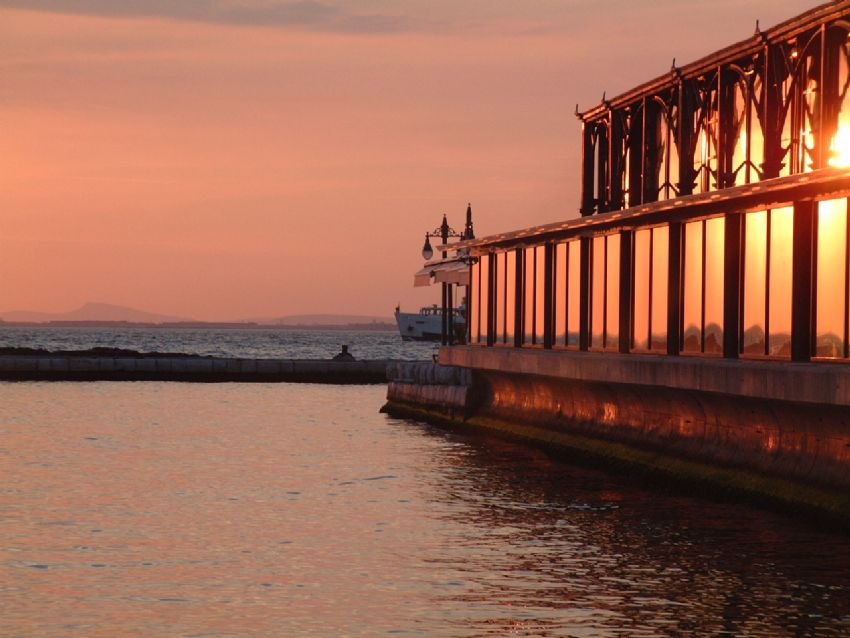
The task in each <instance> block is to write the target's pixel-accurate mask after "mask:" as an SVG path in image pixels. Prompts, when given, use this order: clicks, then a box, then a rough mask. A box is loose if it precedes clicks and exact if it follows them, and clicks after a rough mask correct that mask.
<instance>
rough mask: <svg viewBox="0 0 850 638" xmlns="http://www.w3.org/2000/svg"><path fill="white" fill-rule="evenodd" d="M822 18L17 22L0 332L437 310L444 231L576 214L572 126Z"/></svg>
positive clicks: (161, 13) (98, 16)
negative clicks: (434, 257) (623, 96)
mask: <svg viewBox="0 0 850 638" xmlns="http://www.w3.org/2000/svg"><path fill="white" fill-rule="evenodd" d="M173 5H176V8H175V6H173ZM812 6H814V4H813V3H808V2H800V1H799V0H735V1H733V0H715V1H708V0H690V1H683V0H657V1H654V2H651V3H650V2H631V1H630V0H604V1H591V0H581V1H579V0H516V1H507V0H503V1H501V2H499V1H495V0H487V1H484V0H469V1H467V2H464V1H462V0H456V1H452V2H449V1H448V0H409V1H407V2H391V1H390V0H350V1H349V2H342V1H339V0H337V1H335V2H331V1H328V2H323V3H320V2H294V3H293V2H288V1H285V0H239V1H237V0H217V1H215V2H214V1H213V0H196V1H195V2H192V3H176V2H170V1H166V0H146V1H145V2H137V1H136V0H76V1H74V0H27V1H24V0H0V256H2V258H0V311H8V310H22V309H26V310H42V311H66V310H71V309H73V308H75V307H77V306H79V305H81V304H83V303H84V302H86V301H99V302H105V303H113V304H120V305H127V306H133V307H136V308H141V309H145V310H149V311H151V312H158V313H163V314H171V315H179V316H184V317H193V318H197V319H211V320H215V319H219V320H228V319H238V318H246V317H269V316H279V315H285V314H297V313H314V312H315V313H320V312H331V313H333V312H339V313H357V314H371V315H383V316H389V315H390V314H391V312H392V308H393V307H394V306H395V304H396V303H397V302H399V301H400V302H401V304H402V307H403V308H409V309H413V308H415V307H418V306H419V305H422V304H424V303H432V302H437V301H438V298H439V291H438V289H437V288H430V289H414V288H412V274H413V272H414V271H415V270H416V269H418V268H419V267H420V264H421V258H420V257H419V251H420V249H421V245H422V241H423V233H424V231H425V230H431V229H433V228H434V227H436V226H437V225H438V224H439V222H440V219H441V215H442V213H443V212H446V213H448V214H449V221H450V222H451V223H452V225H453V226H454V227H455V228H458V229H462V226H463V214H464V211H465V208H466V203H467V201H471V202H472V204H473V210H474V213H475V222H476V231H477V232H478V234H479V236H480V235H484V234H490V233H495V232H500V231H505V230H509V229H513V228H520V227H525V226H530V225H533V224H538V223H545V222H552V221H556V220H559V219H566V218H569V217H573V216H575V214H576V208H577V204H578V173H577V170H578V151H579V124H578V122H577V120H576V119H575V117H574V116H573V110H574V108H575V105H576V103H579V104H580V105H581V107H582V108H587V107H589V106H591V105H593V104H595V103H596V102H598V100H599V97H600V96H601V94H602V91H603V90H607V91H608V94H609V95H613V94H616V93H618V92H620V91H622V90H625V89H627V88H630V87H631V86H632V85H635V84H638V83H640V82H642V81H645V80H649V79H651V78H653V77H656V76H658V75H660V74H662V73H664V72H666V71H667V70H668V69H669V67H670V62H671V59H672V58H673V57H674V56H675V57H676V58H677V60H678V62H679V63H685V62H688V61H691V60H693V59H695V58H697V57H700V56H702V55H704V54H707V53H710V52H711V51H713V50H714V49H717V48H719V47H721V46H724V45H727V44H731V43H732V42H734V41H737V40H740V39H743V38H745V37H748V36H749V35H751V34H752V32H753V27H754V24H755V19H756V18H757V17H758V18H760V19H761V24H762V26H764V27H766V26H771V25H773V24H775V23H776V22H779V21H781V20H783V19H786V18H789V17H791V16H793V15H796V14H797V13H800V12H802V11H804V10H806V9H808V8H810V7H812ZM21 7H25V8H23V9H22V8H21ZM662 34H663V35H662Z"/></svg>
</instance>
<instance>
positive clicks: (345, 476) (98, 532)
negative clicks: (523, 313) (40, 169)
mask: <svg viewBox="0 0 850 638" xmlns="http://www.w3.org/2000/svg"><path fill="white" fill-rule="evenodd" d="M59 332H61V331H59ZM67 332H68V334H66V335H65V336H62V335H61V334H59V333H58V332H57V333H55V334H53V335H50V336H49V339H48V333H42V334H41V336H40V337H38V338H36V337H33V338H34V339H35V342H34V343H28V344H26V345H31V346H38V347H56V348H59V347H61V348H62V349H66V348H67V347H68V346H69V344H79V347H89V346H91V345H112V346H119V347H128V348H133V349H147V345H145V344H148V343H151V344H156V349H157V350H167V351H175V350H179V349H183V348H177V345H179V344H182V345H183V347H184V348H188V347H190V346H189V345H188V344H194V346H192V347H194V348H196V351H197V352H198V353H201V354H213V353H214V352H215V353H219V352H220V353H228V354H233V355H238V356H244V355H247V354H249V353H250V354H252V355H253V356H257V355H264V356H269V357H271V356H294V355H295V354H296V353H302V354H303V355H304V356H306V355H307V353H311V352H316V353H320V352H326V351H327V350H326V349H330V350H331V351H333V350H335V349H337V348H338V346H339V344H340V342H341V339H340V337H341V335H340V334H339V333H336V332H334V334H333V335H328V336H327V339H328V342H327V343H314V344H312V345H298V346H296V345H293V344H288V345H287V344H286V343H285V341H286V338H287V336H289V337H290V338H293V340H294V341H297V340H300V339H305V340H309V338H310V336H309V335H304V336H299V337H293V332H292V331H286V332H285V333H279V334H277V336H276V337H274V336H273V335H271V334H269V335H260V334H256V333H254V332H253V331H250V333H251V334H249V335H230V336H231V340H229V341H228V342H227V343H221V344H218V345H216V344H215V337H213V336H212V335H210V334H206V333H200V334H194V335H192V334H189V333H186V332H182V331H181V332H180V334H178V335H174V336H172V337H168V338H166V337H165V336H164V335H161V334H157V335H147V336H142V335H141V333H134V334H133V335H131V336H132V338H130V337H128V336H127V335H124V336H123V337H118V336H116V335H115V334H108V335H107V334H101V335H96V334H94V333H90V334H88V335H87V336H81V335H83V333H81V332H79V329H72V330H68V331H67ZM95 332H96V331H95ZM0 334H4V335H6V336H5V337H4V338H7V339H8V334H9V333H8V332H6V331H5V329H4V331H0ZM251 335H253V336H251ZM311 335H313V339H314V340H317V341H318V340H320V339H324V337H320V336H319V335H317V334H316V333H311ZM345 338H346V339H347V340H348V342H349V345H351V347H352V350H353V351H354V352H355V354H360V355H361V356H363V357H364V358H367V357H369V356H377V355H378V353H381V352H398V353H402V354H403V355H408V354H409V356H411V357H413V354H412V353H411V352H410V351H409V350H405V348H407V345H404V346H401V345H396V346H394V347H396V348H397V349H396V350H392V346H390V345H389V344H387V345H386V346H383V345H379V344H380V343H381V340H382V339H385V338H386V339H388V340H389V335H387V336H381V335H374V334H371V333H369V334H354V333H352V334H350V335H346V337H345ZM122 339H123V340H122ZM372 339H374V340H375V341H374V342H372V341H370V340H372ZM282 342H283V345H282ZM343 342H344V341H343ZM263 343H265V344H266V345H265V346H263V345H262V344H263ZM59 344H61V346H60V345H59ZM249 344H253V345H249ZM10 345H23V344H10ZM372 348H374V349H372ZM381 348H388V350H381ZM385 394H386V389H385V388H384V387H382V386H333V385H313V384H286V383H276V384H261V383H253V384H241V383H223V384H192V383H160V382H83V383H46V382H23V383H22V382H16V383H0V636H3V637H16V638H17V637H20V638H24V637H26V638H33V637H50V638H53V637H56V638H59V637H63V638H64V637H72V638H92V637H109V638H125V637H127V638H129V637H134V638H135V637H139V638H141V637H146V638H149V637H163V638H166V637H168V638H172V637H186V638H189V637H228V638H238V637H248V636H262V637H268V638H278V637H289V636H296V637H300V636H306V637H337V636H370V637H371V636H428V637H464V638H466V637H469V638H472V637H478V636H493V637H503V636H540V637H567V636H571V637H638V638H650V637H678V636H730V637H731V636H763V637H770V638H775V637H786V636H787V637H800V636H826V637H832V636H834V637H838V636H848V635H850V537H848V536H847V535H843V534H841V533H838V532H836V531H834V530H830V529H828V528H825V527H823V526H821V525H819V524H818V523H817V522H815V521H811V520H807V519H805V518H798V517H794V516H789V515H786V514H779V513H775V512H771V511H767V510H762V509H759V508H755V507H752V506H746V505H741V504H736V503H731V502H723V501H717V500H711V499H706V498H697V497H693V496H688V495H686V494H684V493H682V492H681V491H679V490H677V489H676V488H675V486H673V485H669V484H658V483H657V482H645V481H644V480H643V479H639V478H636V477H633V476H629V475H625V474H622V473H617V472H613V471H604V470H602V469H600V468H592V467H585V466H583V465H580V464H576V463H574V462H569V461H566V460H563V459H558V458H553V457H550V456H548V455H546V454H545V453H543V452H541V451H539V450H536V449H533V448H530V447H527V446H524V445H520V444H517V443H513V442H507V441H504V440H500V439H498V438H493V437H490V436H486V435H482V434H473V433H468V432H457V431H450V430H446V429H441V428H438V427H434V426H431V425H427V424H425V423H421V422H417V421H413V420H404V419H396V418H391V417H388V416H386V415H383V414H380V413H379V408H380V407H381V405H382V403H383V402H384V400H385Z"/></svg>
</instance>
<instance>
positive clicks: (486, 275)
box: [478, 255, 490, 343]
mask: <svg viewBox="0 0 850 638" xmlns="http://www.w3.org/2000/svg"><path fill="white" fill-rule="evenodd" d="M479 259H480V260H481V276H480V278H479V284H478V299H479V304H480V306H479V307H480V311H479V315H480V316H479V320H478V343H487V334H488V332H489V330H488V328H489V323H490V313H489V311H488V308H489V298H490V255H481V257H480V258H479Z"/></svg>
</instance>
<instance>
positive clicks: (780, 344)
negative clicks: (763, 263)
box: [769, 206, 794, 357]
mask: <svg viewBox="0 0 850 638" xmlns="http://www.w3.org/2000/svg"><path fill="white" fill-rule="evenodd" d="M793 236H794V208H793V207H791V206H788V207H787V208H778V209H776V210H772V211H770V309H769V318H770V336H769V339H770V344H769V347H770V351H769V352H770V354H771V355H774V356H781V357H790V356H791V279H792V275H791V273H792V271H791V264H792V253H793V251H792V247H793V241H792V238H793Z"/></svg>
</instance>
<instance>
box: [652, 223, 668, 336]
mask: <svg viewBox="0 0 850 638" xmlns="http://www.w3.org/2000/svg"><path fill="white" fill-rule="evenodd" d="M669 245H670V230H669V228H668V227H667V226H659V227H658V228H653V229H652V321H651V324H652V343H651V348H652V350H655V351H661V352H667V270H668V266H669V264H668V259H669V257H668V249H669Z"/></svg>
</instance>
